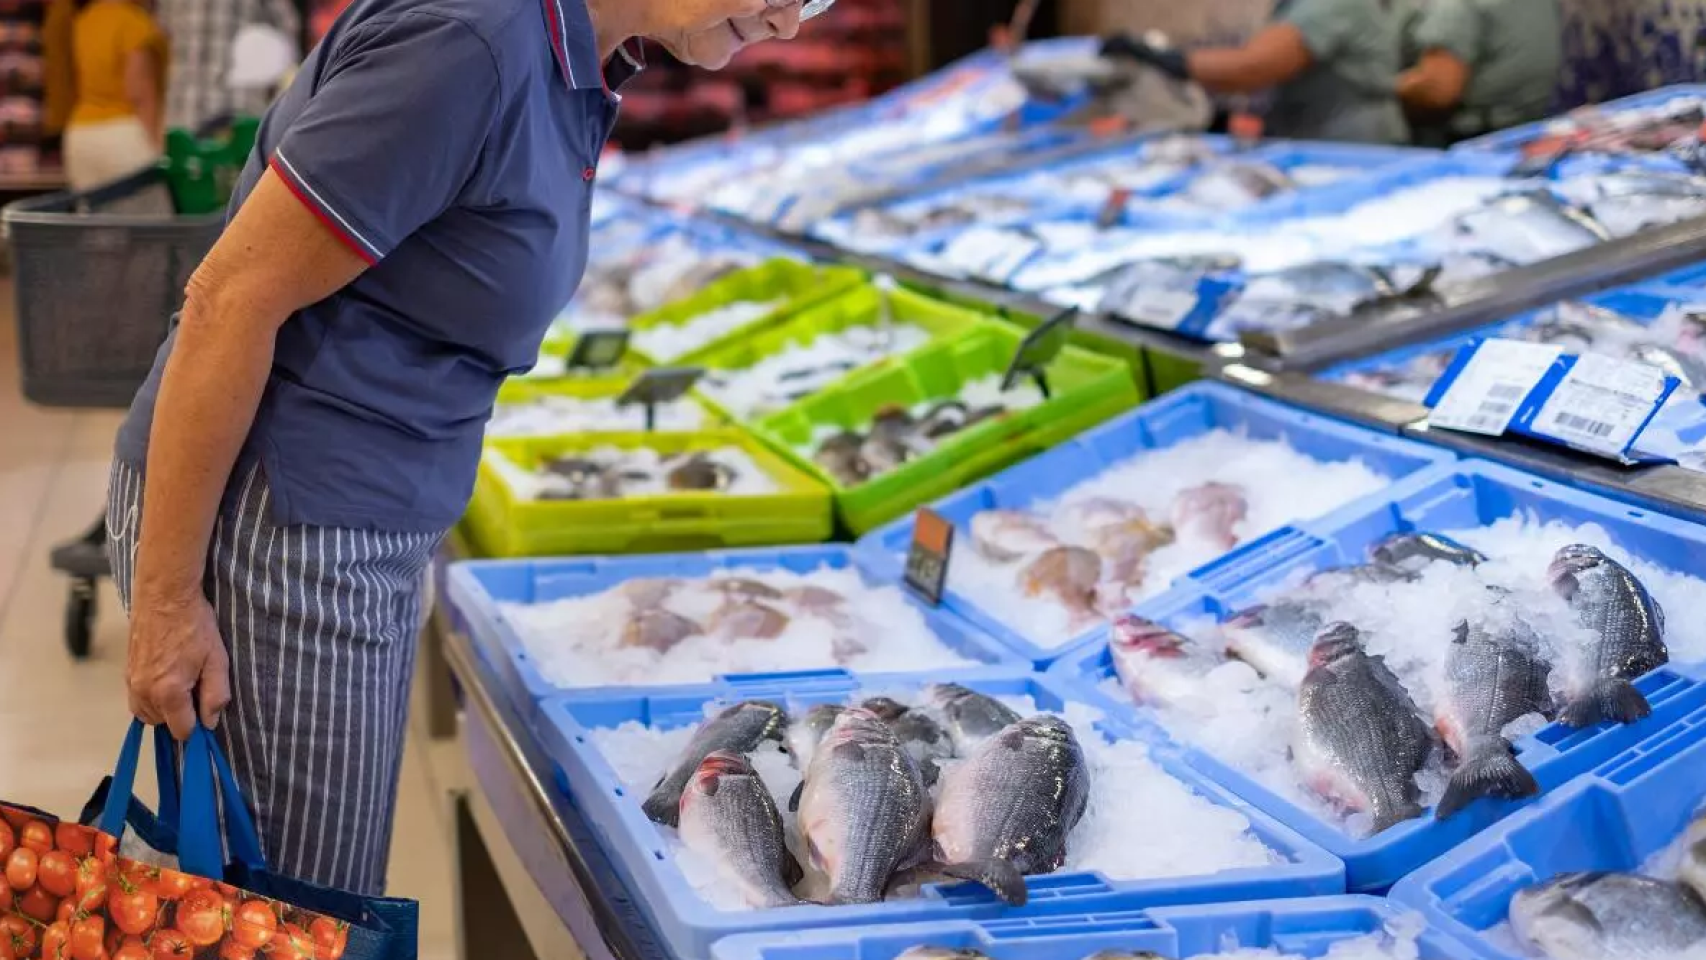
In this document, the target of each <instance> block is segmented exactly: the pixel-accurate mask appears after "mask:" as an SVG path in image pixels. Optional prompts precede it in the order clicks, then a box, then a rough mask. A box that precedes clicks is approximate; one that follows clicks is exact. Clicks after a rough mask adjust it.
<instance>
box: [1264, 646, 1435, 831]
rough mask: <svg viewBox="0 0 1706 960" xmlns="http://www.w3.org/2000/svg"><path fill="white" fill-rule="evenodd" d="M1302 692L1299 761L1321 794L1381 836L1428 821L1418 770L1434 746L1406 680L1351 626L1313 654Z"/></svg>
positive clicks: (1295, 755)
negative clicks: (1360, 815) (1361, 815)
mask: <svg viewBox="0 0 1706 960" xmlns="http://www.w3.org/2000/svg"><path fill="white" fill-rule="evenodd" d="M1309 663H1310V669H1309V673H1308V675H1307V676H1305V677H1304V678H1303V686H1302V688H1301V689H1300V690H1299V691H1298V694H1297V712H1298V736H1297V741H1296V743H1295V745H1294V747H1293V752H1292V755H1293V761H1294V762H1295V763H1296V764H1297V766H1298V769H1299V771H1300V772H1301V773H1302V774H1303V776H1304V778H1305V780H1306V781H1307V782H1308V783H1309V784H1310V785H1311V786H1312V787H1313V788H1314V789H1315V790H1316V791H1317V792H1318V793H1320V794H1322V795H1323V796H1324V797H1326V798H1327V799H1330V800H1334V801H1337V802H1338V803H1340V804H1342V805H1344V806H1345V807H1346V808H1348V809H1351V810H1357V811H1362V812H1366V813H1367V814H1369V816H1370V818H1371V819H1372V821H1373V830H1372V832H1373V833H1379V832H1380V831H1382V830H1385V829H1386V828H1387V827H1390V826H1392V825H1394V824H1397V823H1402V822H1403V821H1405V820H1409V819H1411V818H1412V817H1418V816H1421V813H1422V808H1421V805H1420V804H1419V803H1418V802H1417V797H1418V794H1419V791H1418V789H1417V787H1416V772H1417V771H1418V770H1420V769H1421V768H1422V765H1423V764H1424V763H1426V762H1427V759H1428V754H1429V753H1431V752H1432V749H1433V742H1432V738H1431V737H1430V735H1429V730H1428V725H1427V723H1426V722H1424V721H1423V720H1422V718H1421V716H1420V711H1418V710H1417V708H1416V704H1415V702H1414V701H1413V700H1411V699H1410V694H1409V693H1408V692H1407V691H1405V689H1404V687H1403V685H1402V684H1400V683H1399V682H1398V678H1397V677H1396V676H1394V675H1393V674H1392V671H1391V670H1390V669H1388V668H1387V666H1386V663H1385V661H1384V660H1382V659H1381V658H1380V657H1371V656H1369V655H1368V653H1367V652H1366V651H1364V650H1363V647H1362V637H1361V636H1360V635H1359V634H1358V633H1357V629H1356V628H1355V627H1353V626H1351V625H1350V624H1348V623H1343V622H1340V623H1334V624H1330V625H1329V626H1328V627H1327V628H1326V629H1324V630H1322V631H1321V636H1320V638H1319V639H1318V640H1317V641H1316V643H1315V646H1314V648H1313V649H1311V650H1310V651H1309Z"/></svg>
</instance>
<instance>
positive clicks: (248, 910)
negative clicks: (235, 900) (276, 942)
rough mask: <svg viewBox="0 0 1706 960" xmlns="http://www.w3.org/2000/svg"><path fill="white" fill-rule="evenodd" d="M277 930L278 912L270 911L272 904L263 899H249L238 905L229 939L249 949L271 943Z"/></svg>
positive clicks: (257, 948)
mask: <svg viewBox="0 0 1706 960" xmlns="http://www.w3.org/2000/svg"><path fill="white" fill-rule="evenodd" d="M277 932H278V914H276V913H273V912H272V904H270V903H267V902H266V901H265V900H250V901H249V902H248V903H245V904H243V905H242V906H240V907H238V908H237V912H236V914H235V917H234V919H233V920H232V921H231V939H232V940H234V941H236V942H237V943H240V944H242V945H243V946H245V947H248V948H249V949H250V950H259V949H260V948H262V947H264V946H266V945H267V944H269V943H271V942H272V936H273V934H274V933H277Z"/></svg>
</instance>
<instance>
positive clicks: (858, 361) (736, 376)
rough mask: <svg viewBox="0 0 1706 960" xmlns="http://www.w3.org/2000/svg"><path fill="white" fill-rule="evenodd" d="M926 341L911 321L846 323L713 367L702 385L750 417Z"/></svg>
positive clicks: (924, 332)
mask: <svg viewBox="0 0 1706 960" xmlns="http://www.w3.org/2000/svg"><path fill="white" fill-rule="evenodd" d="M929 342H930V333H929V331H927V330H925V329H924V328H923V327H920V326H918V325H917V324H912V323H896V324H892V325H882V324H872V325H864V326H855V327H848V328H847V329H845V330H839V331H836V332H833V333H825V334H823V335H822V336H820V337H816V338H813V339H812V340H811V341H810V342H808V343H792V344H789V345H788V346H787V347H785V348H783V349H781V350H778V351H777V352H776V353H773V354H771V355H769V356H767V357H764V358H763V359H761V360H759V361H758V362H757V363H754V364H753V365H752V366H750V367H747V368H746V369H744V370H728V371H724V370H713V371H711V372H710V373H709V374H707V375H706V377H705V379H704V386H703V388H702V389H703V390H704V391H705V393H706V395H708V396H710V397H711V398H713V399H715V400H716V401H717V402H718V403H720V404H722V406H723V408H724V409H725V410H727V411H728V412H729V413H730V414H731V415H733V416H734V418H735V419H737V420H743V421H744V420H749V419H752V418H754V417H760V416H764V415H765V414H769V413H774V412H776V411H777V410H780V409H782V408H783V407H786V406H788V405H789V404H792V403H794V402H795V401H797V400H801V399H804V398H806V397H809V396H811V395H812V394H814V393H817V392H818V391H820V390H822V389H823V388H824V387H827V386H829V385H830V384H832V383H834V382H836V381H837V380H840V379H841V378H843V377H845V376H847V375H848V374H849V373H852V372H853V371H855V370H858V369H859V368H861V367H864V366H867V365H869V364H871V363H874V362H875V361H877V360H881V359H883V358H884V357H892V356H900V355H901V354H905V353H911V352H912V351H913V350H916V349H918V348H919V347H922V346H924V345H925V344H926V343H929Z"/></svg>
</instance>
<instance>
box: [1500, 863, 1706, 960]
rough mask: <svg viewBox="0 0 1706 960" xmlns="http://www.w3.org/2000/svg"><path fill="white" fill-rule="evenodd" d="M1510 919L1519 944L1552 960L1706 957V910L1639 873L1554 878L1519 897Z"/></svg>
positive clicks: (1672, 887) (1687, 959)
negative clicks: (1529, 946) (1520, 942)
mask: <svg viewBox="0 0 1706 960" xmlns="http://www.w3.org/2000/svg"><path fill="white" fill-rule="evenodd" d="M1510 919H1511V926H1512V928H1514V929H1515V931H1516V935H1517V937H1518V938H1519V939H1521V940H1522V941H1523V943H1524V944H1526V945H1531V946H1533V947H1536V948H1538V949H1539V950H1540V952H1541V954H1542V955H1543V956H1546V957H1550V958H1551V960H1698V958H1700V957H1701V956H1703V955H1706V947H1703V946H1702V945H1703V944H1706V908H1702V907H1701V906H1700V903H1699V901H1697V900H1695V899H1694V898H1693V897H1692V896H1690V895H1689V894H1688V893H1687V892H1685V891H1684V890H1683V889H1682V888H1681V887H1679V886H1677V885H1675V884H1672V883H1665V882H1663V881H1661V880H1654V879H1652V878H1650V877H1642V876H1636V875H1634V874H1627V873H1566V874H1563V875H1561V876H1557V877H1553V878H1552V879H1551V880H1548V881H1547V882H1545V883H1542V884H1539V885H1538V886H1533V887H1529V888H1528V889H1526V890H1522V891H1519V892H1518V893H1517V895H1516V896H1514V897H1512V898H1511V910H1510ZM1691 948H1692V949H1691ZM1697 951H1698V952H1697Z"/></svg>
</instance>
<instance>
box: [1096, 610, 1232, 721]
mask: <svg viewBox="0 0 1706 960" xmlns="http://www.w3.org/2000/svg"><path fill="white" fill-rule="evenodd" d="M1108 652H1109V655H1110V656H1111V657H1112V658H1113V661H1114V672H1115V673H1117V674H1119V678H1120V682H1121V683H1122V684H1124V685H1125V688H1126V692H1127V693H1129V694H1131V698H1132V699H1133V700H1135V701H1137V702H1138V703H1148V704H1154V705H1157V706H1177V705H1179V704H1182V703H1186V702H1188V701H1190V700H1191V699H1192V698H1194V697H1195V696H1197V695H1198V694H1199V693H1200V692H1201V690H1202V688H1203V678H1204V677H1206V676H1207V675H1208V673H1209V672H1210V671H1212V670H1214V669H1215V668H1217V667H1219V666H1220V665H1221V663H1222V662H1223V661H1222V660H1221V658H1220V657H1218V656H1216V655H1215V654H1214V653H1213V652H1212V651H1210V650H1207V649H1205V648H1203V647H1201V646H1199V645H1198V644H1197V643H1195V642H1194V641H1192V640H1191V638H1189V637H1187V636H1185V635H1183V634H1180V633H1177V632H1175V631H1173V630H1170V629H1168V628H1167V627H1165V626H1162V625H1161V624H1159V623H1155V622H1154V621H1152V620H1145V619H1144V618H1142V617H1139V616H1135V615H1130V614H1128V615H1126V616H1123V617H1120V618H1119V619H1118V620H1115V621H1114V626H1113V631H1112V633H1111V634H1110V636H1109V640H1108Z"/></svg>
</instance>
